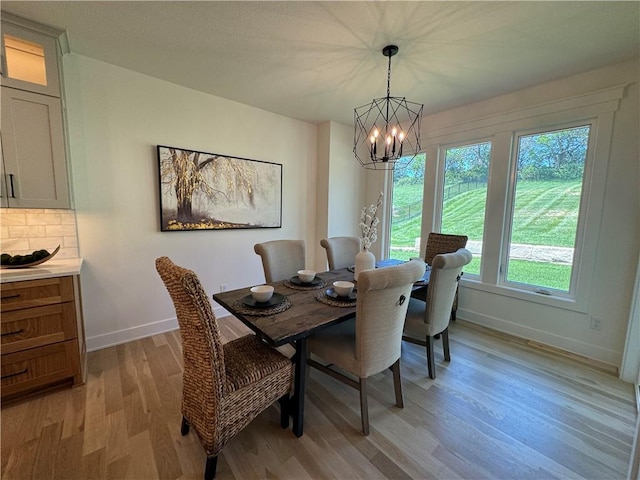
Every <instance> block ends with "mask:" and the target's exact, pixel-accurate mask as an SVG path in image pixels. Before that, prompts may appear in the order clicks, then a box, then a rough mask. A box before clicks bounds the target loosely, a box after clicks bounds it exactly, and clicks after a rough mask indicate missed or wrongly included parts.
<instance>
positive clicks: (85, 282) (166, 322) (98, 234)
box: [63, 54, 320, 349]
mask: <svg viewBox="0 0 640 480" xmlns="http://www.w3.org/2000/svg"><path fill="white" fill-rule="evenodd" d="M63 66H64V75H65V95H66V100H67V116H68V123H69V125H68V127H69V157H70V165H71V174H72V177H73V191H74V200H75V208H76V213H77V225H78V239H79V246H80V255H81V256H82V257H83V259H84V266H83V269H82V273H81V280H82V298H83V305H84V319H85V328H86V334H87V343H88V348H89V349H97V348H101V347H103V346H107V345H110V344H114V343H120V342H123V341H128V340H131V339H133V338H136V337H141V336H146V335H149V334H153V333H156V332H158V331H162V330H164V329H170V328H175V327H176V326H177V323H176V322H175V318H174V317H175V312H174V310H173V306H172V305H171V303H170V299H169V297H168V295H167V293H166V290H165V289H164V286H163V285H162V283H161V281H160V278H159V277H158V275H157V273H156V271H155V266H154V260H155V258H156V257H158V256H161V255H167V256H169V257H170V258H172V259H173V260H174V261H175V262H176V263H178V264H180V265H182V266H185V267H187V268H191V269H193V270H194V271H196V273H197V274H198V275H199V277H200V279H201V281H202V283H203V286H204V288H205V290H206V291H207V292H211V293H213V292H217V291H219V288H220V285H221V284H227V285H228V286H229V288H230V289H233V288H240V287H244V286H248V285H251V284H257V283H262V282H264V275H263V272H262V265H261V263H260V259H259V257H258V256H257V255H256V254H255V253H254V251H253V245H254V244H255V243H257V242H262V241H267V240H272V239H278V238H301V239H304V240H305V241H306V244H307V262H308V263H310V264H314V259H315V254H316V252H315V250H316V249H317V248H320V247H319V245H317V246H316V244H317V243H318V242H319V240H318V239H317V238H316V236H315V225H316V220H315V218H316V206H315V201H314V200H313V199H315V197H316V189H317V188H318V187H317V181H316V178H315V177H316V143H317V133H316V127H315V126H314V125H311V124H307V123H304V122H300V121H296V120H292V119H290V118H286V117H282V116H278V115H274V114H271V113H268V112H265V111H262V110H258V109H255V108H252V107H248V106H245V105H241V104H238V103H234V102H231V101H227V100H224V99H221V98H218V97H213V96H210V95H206V94H202V93H199V92H196V91H194V90H190V89H186V88H183V87H179V86H177V85H174V84H170V83H167V82H164V81H160V80H157V79H155V78H152V77H148V76H145V75H141V74H137V73H134V72H132V71H128V70H125V69H121V68H118V67H115V66H113V65H109V64H106V63H102V62H99V61H96V60H93V59H90V58H87V57H83V56H79V55H75V54H68V55H65V56H64V58H63ZM158 144H162V145H170V146H176V147H183V148H188V149H194V150H200V151H205V152H212V153H222V154H228V155H233V156H238V157H244V158H250V159H256V160H265V161H269V162H276V163H281V164H283V184H284V191H283V213H282V228H280V229H258V230H227V231H198V232H196V231H191V232H164V233H162V232H160V229H159V214H158V168H157V158H156V145H158ZM307 198H309V199H312V200H310V201H304V200H302V201H301V199H307ZM216 313H221V312H220V311H219V310H218V311H217V312H216Z"/></svg>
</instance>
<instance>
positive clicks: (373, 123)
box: [353, 45, 423, 170]
mask: <svg viewBox="0 0 640 480" xmlns="http://www.w3.org/2000/svg"><path fill="white" fill-rule="evenodd" d="M396 53H398V47H397V46H396V45H387V46H386V47H384V48H383V49H382V54H383V55H384V56H385V57H389V68H388V71H387V96H386V97H382V98H374V99H373V101H372V102H371V103H370V104H367V105H363V106H361V107H358V108H356V109H355V110H354V112H353V116H354V128H355V130H354V136H353V153H354V155H355V157H356V159H358V161H359V162H360V164H361V165H362V166H363V167H364V168H368V169H371V170H393V168H394V167H395V165H396V162H398V161H399V160H400V159H401V158H402V160H401V163H402V164H403V165H408V164H409V163H410V162H411V161H412V160H413V158H414V157H415V156H416V154H417V153H419V152H420V120H421V118H422V107H423V105H421V104H419V103H414V102H409V101H407V100H406V98H405V97H392V96H391V94H390V84H391V57H393V56H394V55H395V54H396Z"/></svg>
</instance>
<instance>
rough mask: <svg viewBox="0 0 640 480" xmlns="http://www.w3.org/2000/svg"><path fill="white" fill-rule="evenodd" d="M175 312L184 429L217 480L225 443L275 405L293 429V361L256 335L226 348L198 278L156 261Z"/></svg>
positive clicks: (207, 478)
mask: <svg viewBox="0 0 640 480" xmlns="http://www.w3.org/2000/svg"><path fill="white" fill-rule="evenodd" d="M156 270H157V271H158V273H159V274H160V277H161V278H162V281H163V282H164V284H165V286H166V287H167V290H168V291H169V295H170V296H171V299H172V300H173V305H174V307H175V309H176V315H177V317H178V324H179V325H180V338H181V340H182V357H183V365H184V367H183V372H182V426H181V428H180V433H182V435H186V434H187V433H189V429H190V427H193V428H194V429H195V431H196V433H197V434H198V438H199V439H200V443H201V444H202V446H203V447H204V449H205V451H206V453H207V462H206V466H205V473H204V478H205V480H210V479H212V478H214V477H215V474H216V464H217V460H218V454H219V453H220V451H221V450H222V448H223V447H224V446H225V445H226V443H227V442H228V441H229V440H231V438H233V436H234V435H235V434H237V433H238V432H239V431H240V430H242V429H243V428H244V427H245V426H247V424H248V423H249V422H251V420H253V419H254V418H255V417H257V416H258V415H259V414H260V413H261V412H262V411H263V410H265V409H266V408H268V407H269V406H270V405H271V404H272V403H273V402H275V401H276V400H279V401H280V405H281V410H280V423H281V425H282V427H283V428H285V427H286V426H287V424H288V423H289V410H288V406H289V391H290V390H291V382H292V365H291V361H290V360H289V359H288V358H287V357H285V356H284V355H282V354H280V353H279V352H278V351H276V350H275V349H272V348H270V347H268V346H267V345H266V344H265V343H264V342H262V341H260V339H258V338H257V337H256V336H255V335H245V336H244V337H240V338H237V339H235V340H232V341H230V342H228V343H225V344H224V345H223V344H222V340H221V338H220V332H219V331H218V325H217V323H216V318H215V316H214V314H213V310H212V309H211V302H210V301H209V297H208V296H207V294H206V293H205V292H204V290H203V289H202V286H201V285H200V281H199V280H198V277H197V276H196V274H195V273H194V272H192V271H191V270H187V269H186V268H182V267H179V266H177V265H175V264H174V263H173V262H172V261H171V260H170V259H169V258H167V257H160V258H158V259H157V260H156Z"/></svg>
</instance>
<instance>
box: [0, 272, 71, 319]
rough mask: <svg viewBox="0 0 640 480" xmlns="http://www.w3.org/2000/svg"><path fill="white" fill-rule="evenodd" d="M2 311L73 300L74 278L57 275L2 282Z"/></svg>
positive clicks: (0, 290)
mask: <svg viewBox="0 0 640 480" xmlns="http://www.w3.org/2000/svg"><path fill="white" fill-rule="evenodd" d="M0 292H1V298H2V303H1V305H2V312H3V313H4V312H10V311H12V310H19V309H21V308H30V307H40V306H43V305H51V304H54V303H62V302H72V301H73V278H72V277H57V278H46V279H42V280H26V281H24V282H10V283H3V284H0Z"/></svg>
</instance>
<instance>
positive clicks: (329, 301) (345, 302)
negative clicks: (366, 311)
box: [316, 292, 358, 308]
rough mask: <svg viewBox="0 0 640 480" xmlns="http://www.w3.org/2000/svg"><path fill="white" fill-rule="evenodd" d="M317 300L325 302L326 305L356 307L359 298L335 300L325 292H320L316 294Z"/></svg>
mask: <svg viewBox="0 0 640 480" xmlns="http://www.w3.org/2000/svg"><path fill="white" fill-rule="evenodd" d="M316 300H317V301H319V302H320V303H324V304H325V305H330V306H332V307H342V308H345V307H355V305H356V303H357V301H358V300H357V299H353V300H351V301H349V300H334V299H333V298H331V297H328V296H327V294H326V293H325V292H322V293H319V294H317V295H316Z"/></svg>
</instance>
